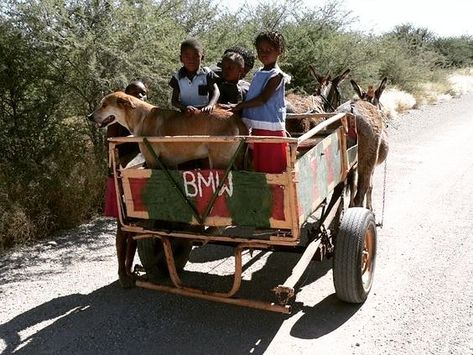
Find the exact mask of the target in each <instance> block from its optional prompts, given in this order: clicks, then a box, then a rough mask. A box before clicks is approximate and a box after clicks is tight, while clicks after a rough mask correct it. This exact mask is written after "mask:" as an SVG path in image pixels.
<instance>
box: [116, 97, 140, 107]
mask: <svg viewBox="0 0 473 355" xmlns="http://www.w3.org/2000/svg"><path fill="white" fill-rule="evenodd" d="M117 103H118V104H121V105H124V106H128V107H129V108H135V107H136V106H135V104H134V103H133V101H132V100H131V99H130V98H129V97H118V98H117Z"/></svg>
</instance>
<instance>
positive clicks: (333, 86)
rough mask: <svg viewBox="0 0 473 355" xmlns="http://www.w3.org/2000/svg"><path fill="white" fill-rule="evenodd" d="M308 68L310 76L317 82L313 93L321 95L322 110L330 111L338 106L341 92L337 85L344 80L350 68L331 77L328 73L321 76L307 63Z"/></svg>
mask: <svg viewBox="0 0 473 355" xmlns="http://www.w3.org/2000/svg"><path fill="white" fill-rule="evenodd" d="M309 70H310V73H311V74H312V76H313V77H314V78H315V79H316V80H317V82H318V83H319V85H318V87H317V89H316V91H315V95H316V96H319V97H321V99H322V101H323V106H324V110H323V111H324V112H332V111H335V109H336V108H337V107H338V106H340V102H341V94H340V89H339V87H338V86H339V85H340V83H341V82H342V81H343V80H345V78H346V77H347V76H348V74H349V73H350V69H347V70H345V71H344V72H343V73H342V74H340V75H338V76H336V77H335V78H333V79H332V78H331V76H330V75H329V74H327V75H325V76H322V75H320V74H319V73H317V71H316V70H315V68H314V66H313V65H309Z"/></svg>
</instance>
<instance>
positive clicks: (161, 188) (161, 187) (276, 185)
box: [122, 169, 291, 228]
mask: <svg viewBox="0 0 473 355" xmlns="http://www.w3.org/2000/svg"><path fill="white" fill-rule="evenodd" d="M171 173H172V174H173V177H174V179H175V180H176V181H179V184H180V187H181V188H182V189H183V191H184V192H185V194H186V196H187V197H188V198H189V199H190V201H191V202H192V203H193V204H194V206H195V207H196V209H197V210H198V211H199V213H203V212H204V211H205V209H206V207H207V205H208V203H209V201H210V199H211V196H212V195H213V193H214V191H215V190H216V188H217V187H218V183H219V179H220V178H222V177H223V174H224V172H223V171H221V170H189V171H171ZM287 175H288V173H283V174H267V175H265V174H261V173H255V172H246V171H232V172H231V173H230V174H229V176H228V179H227V180H226V182H225V184H224V186H223V188H222V190H221V193H220V194H219V196H218V197H217V199H216V201H215V204H214V206H213V208H212V210H211V211H210V214H209V217H208V218H207V220H206V221H205V224H206V225H212V226H228V225H239V226H252V227H259V228H290V227H291V220H290V216H291V214H290V211H288V208H287V205H288V203H287V201H288V199H289V192H288V191H289V190H288V188H287V183H288V181H290V180H289V178H288V176H287ZM122 180H123V186H124V191H125V196H124V197H125V198H124V200H125V205H126V211H127V215H128V216H129V217H136V218H150V219H160V220H167V221H177V222H186V223H190V224H197V221H196V219H195V218H193V216H192V213H190V211H189V209H188V208H186V206H185V205H184V203H183V202H182V200H181V201H180V200H179V198H177V195H176V194H177V192H176V187H174V186H172V184H170V182H169V181H168V180H167V179H166V177H165V176H164V172H163V171H161V170H149V169H127V170H123V171H122Z"/></svg>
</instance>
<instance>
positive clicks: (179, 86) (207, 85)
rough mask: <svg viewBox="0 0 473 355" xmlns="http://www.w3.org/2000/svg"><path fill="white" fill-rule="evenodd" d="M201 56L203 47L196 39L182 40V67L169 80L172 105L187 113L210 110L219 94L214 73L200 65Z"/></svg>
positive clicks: (202, 56)
mask: <svg viewBox="0 0 473 355" xmlns="http://www.w3.org/2000/svg"><path fill="white" fill-rule="evenodd" d="M203 58H204V55H203V48H202V46H201V44H200V43H199V42H198V41H197V40H196V39H194V38H190V39H187V40H185V41H184V42H182V43H181V55H180V60H181V62H182V64H183V67H182V68H181V69H179V71H178V72H177V73H176V74H174V75H173V76H172V78H171V80H170V81H169V85H170V86H171V87H172V105H173V106H174V107H176V108H178V109H180V110H181V111H183V112H187V113H189V114H197V113H199V112H210V111H212V110H213V108H214V106H215V104H216V103H217V100H218V97H219V95H220V92H219V90H218V87H217V84H216V75H215V73H214V72H213V71H211V70H210V69H209V68H206V67H201V64H202V60H203Z"/></svg>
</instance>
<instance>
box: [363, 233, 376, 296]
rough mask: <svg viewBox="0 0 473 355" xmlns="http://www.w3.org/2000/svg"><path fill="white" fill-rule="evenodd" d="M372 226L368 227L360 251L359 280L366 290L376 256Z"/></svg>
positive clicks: (371, 280)
mask: <svg viewBox="0 0 473 355" xmlns="http://www.w3.org/2000/svg"><path fill="white" fill-rule="evenodd" d="M375 238H376V237H375V233H374V230H373V228H368V230H367V231H366V233H365V237H364V240H363V251H362V253H361V280H362V282H363V288H364V289H365V291H368V290H369V289H370V288H371V283H372V282H373V273H374V260H375V257H376V244H375V243H376V240H375Z"/></svg>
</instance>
